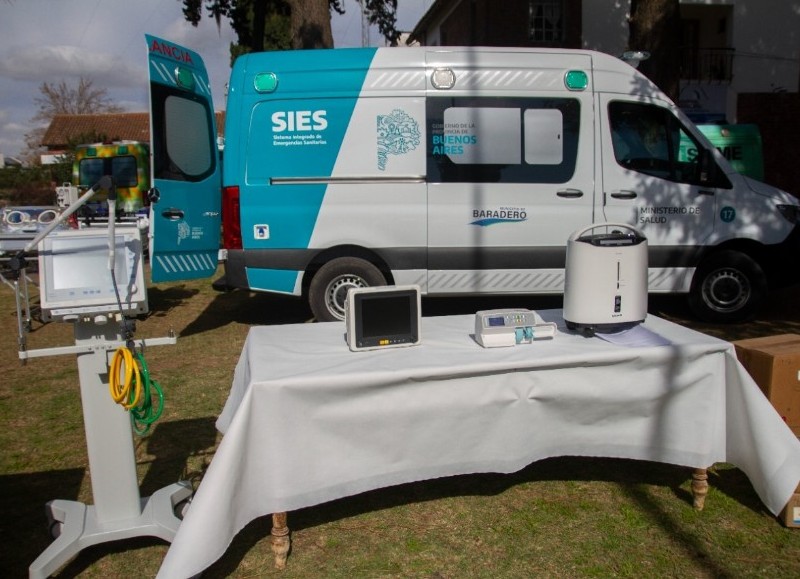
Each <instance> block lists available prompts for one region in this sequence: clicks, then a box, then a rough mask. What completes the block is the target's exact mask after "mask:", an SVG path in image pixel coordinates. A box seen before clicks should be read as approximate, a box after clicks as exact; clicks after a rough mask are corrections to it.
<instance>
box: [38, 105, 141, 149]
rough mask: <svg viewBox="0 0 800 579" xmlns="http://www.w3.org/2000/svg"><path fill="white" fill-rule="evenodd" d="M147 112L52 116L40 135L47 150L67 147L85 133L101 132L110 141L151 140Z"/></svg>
mask: <svg viewBox="0 0 800 579" xmlns="http://www.w3.org/2000/svg"><path fill="white" fill-rule="evenodd" d="M149 123H150V120H149V115H148V113H102V114H92V115H55V116H54V117H53V120H52V121H51V122H50V126H49V127H48V128H47V131H46V132H45V134H44V137H43V138H42V145H44V146H45V147H47V148H48V149H52V148H59V147H64V146H66V145H67V144H68V143H69V142H70V141H72V140H74V139H76V138H79V137H81V136H86V135H92V134H94V135H104V136H106V137H107V138H108V139H110V140H112V141H119V140H126V141H144V142H149V141H150V126H149Z"/></svg>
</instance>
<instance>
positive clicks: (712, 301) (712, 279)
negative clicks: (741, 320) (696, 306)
mask: <svg viewBox="0 0 800 579" xmlns="http://www.w3.org/2000/svg"><path fill="white" fill-rule="evenodd" d="M751 291H752V290H751V287H750V281H749V280H748V279H747V276H745V275H743V274H742V272H740V271H737V270H735V269H720V270H718V271H715V272H713V273H711V274H710V275H709V276H708V277H707V278H706V280H705V281H704V282H703V301H705V303H706V305H707V306H708V307H709V308H711V309H712V310H714V311H715V312H721V313H730V312H735V311H736V310H739V309H741V308H742V307H744V305H745V304H746V303H747V302H748V301H749V300H750V294H751Z"/></svg>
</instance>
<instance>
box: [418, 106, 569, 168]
mask: <svg viewBox="0 0 800 579" xmlns="http://www.w3.org/2000/svg"><path fill="white" fill-rule="evenodd" d="M427 108H428V110H427V113H428V114H427V118H428V125H427V133H426V137H427V168H428V181H429V182H432V183H437V182H438V183H460V182H478V183H566V182H567V181H569V180H570V179H571V178H572V176H573V175H574V173H575V166H576V162H577V155H578V137H579V132H580V103H579V102H578V101H577V100H576V99H567V98H504V97H497V98H493V97H461V98H448V97H434V98H430V99H428V104H427Z"/></svg>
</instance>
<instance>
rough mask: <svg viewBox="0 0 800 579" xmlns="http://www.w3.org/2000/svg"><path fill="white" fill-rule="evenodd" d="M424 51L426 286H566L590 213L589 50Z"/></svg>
mask: <svg viewBox="0 0 800 579" xmlns="http://www.w3.org/2000/svg"><path fill="white" fill-rule="evenodd" d="M426 58H427V66H428V69H429V76H430V77H431V84H432V86H429V88H428V100H427V124H428V127H427V139H428V143H427V150H428V158H427V163H428V165H427V169H428V171H427V172H428V182H429V186H428V202H429V205H428V244H429V254H428V269H429V271H428V293H429V294H454V293H553V292H559V291H561V290H562V289H563V283H564V271H563V270H564V263H565V256H566V243H567V239H568V237H569V235H570V234H571V233H572V232H573V231H575V230H577V229H579V228H581V227H584V226H586V225H589V224H591V223H592V220H593V206H594V166H595V164H594V144H593V140H594V121H593V99H592V85H591V71H592V62H591V57H590V56H588V55H586V54H568V53H564V54H544V53H540V54H532V53H530V52H521V51H513V50H507V51H502V50H470V49H462V50H460V51H450V52H438V51H436V50H435V49H430V50H429V51H428V53H427V55H426Z"/></svg>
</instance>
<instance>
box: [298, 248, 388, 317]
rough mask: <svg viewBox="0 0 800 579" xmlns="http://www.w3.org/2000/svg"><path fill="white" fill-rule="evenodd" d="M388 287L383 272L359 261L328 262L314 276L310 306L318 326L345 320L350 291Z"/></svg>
mask: <svg viewBox="0 0 800 579" xmlns="http://www.w3.org/2000/svg"><path fill="white" fill-rule="evenodd" d="M381 285H386V278H385V277H383V274H382V273H381V270H379V269H378V268H377V267H375V266H374V265H372V264H371V263H370V262H368V261H365V260H363V259H359V258H356V257H340V258H337V259H334V260H332V261H329V262H328V263H326V264H325V265H323V266H322V267H321V268H319V271H318V272H317V273H316V274H315V275H314V278H313V279H312V280H311V285H310V286H309V288H308V304H309V306H311V311H312V312H313V313H314V317H315V318H316V320H317V321H318V322H331V321H335V320H343V319H344V304H345V298H346V296H347V292H348V290H350V289H352V288H359V287H373V286H381Z"/></svg>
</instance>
